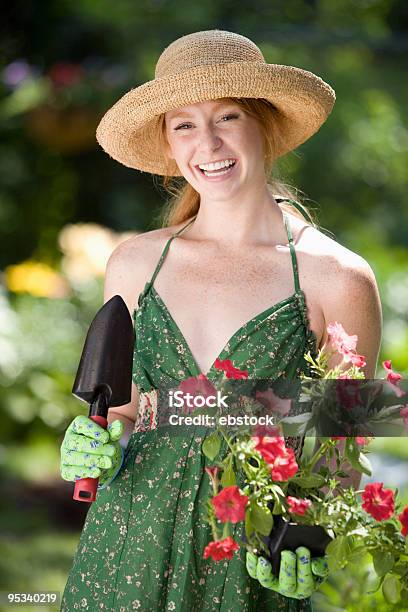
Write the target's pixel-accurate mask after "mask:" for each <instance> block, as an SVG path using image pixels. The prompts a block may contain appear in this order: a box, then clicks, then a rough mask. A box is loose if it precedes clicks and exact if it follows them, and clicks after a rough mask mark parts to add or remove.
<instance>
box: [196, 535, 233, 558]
mask: <svg viewBox="0 0 408 612" xmlns="http://www.w3.org/2000/svg"><path fill="white" fill-rule="evenodd" d="M238 549H239V545H238V544H237V543H236V542H235V540H233V539H232V538H231V536H228V538H225V539H224V540H215V541H213V542H210V543H209V544H207V546H206V547H205V549H204V555H203V557H204V559H207V558H208V557H212V558H213V559H214V561H222V560H223V559H232V556H233V554H234V550H238Z"/></svg>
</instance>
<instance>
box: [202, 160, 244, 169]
mask: <svg viewBox="0 0 408 612" xmlns="http://www.w3.org/2000/svg"><path fill="white" fill-rule="evenodd" d="M234 162H235V160H234V159H224V160H223V161H220V162H215V163H214V164H199V166H198V167H199V168H201V170H219V169H220V168H228V167H229V166H232V164H233V163H234Z"/></svg>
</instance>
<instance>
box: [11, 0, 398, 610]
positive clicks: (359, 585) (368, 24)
mask: <svg viewBox="0 0 408 612" xmlns="http://www.w3.org/2000/svg"><path fill="white" fill-rule="evenodd" d="M212 28H219V29H226V30H230V31H233V32H239V33H241V34H243V35H245V36H248V37H249V38H251V39H252V40H254V42H256V44H258V46H259V47H260V48H261V50H262V52H263V53H264V55H265V59H266V61H267V62H269V63H278V64H279V63H282V64H290V65H295V66H298V67H301V68H304V69H306V70H310V71H312V72H314V73H316V74H318V75H320V76H321V77H322V78H323V79H324V80H326V81H327V82H328V83H329V84H331V85H332V87H333V88H334V89H335V91H336V94H337V101H336V104H335V106H334V110H333V112H332V114H331V115H330V117H329V120H328V121H327V122H326V123H325V125H324V126H323V128H322V129H321V130H320V131H319V133H318V134H317V135H316V136H315V137H313V138H312V139H311V140H309V141H308V142H306V143H305V144H304V145H302V146H301V147H299V149H297V150H296V151H295V152H294V153H291V154H289V155H287V156H286V157H285V158H284V159H283V160H281V162H280V164H279V171H280V174H281V176H282V178H283V179H284V180H285V181H286V182H287V183H289V184H291V185H294V186H296V187H297V188H299V189H300V190H301V191H302V192H303V193H304V194H305V195H306V196H307V198H308V199H309V204H310V205H311V206H312V208H314V209H315V210H316V211H317V213H318V222H319V224H320V225H321V226H322V227H323V228H326V229H328V230H329V231H330V232H332V235H333V236H334V237H335V239H336V240H338V241H339V242H340V243H342V244H344V245H345V246H347V247H348V248H349V249H351V250H353V251H355V252H357V253H359V254H360V255H362V256H363V257H364V258H365V259H366V260H367V261H368V262H369V264H370V265H371V267H372V268H373V270H374V272H375V275H376V278H377V282H378V286H379V290H380V294H381V300H382V305H383V320H384V326H383V342H382V348H381V354H380V358H379V362H378V371H377V374H376V376H377V377H378V378H381V377H384V376H385V372H384V370H383V368H382V367H381V363H382V361H383V360H384V359H391V361H392V367H393V369H394V370H396V371H398V372H399V373H400V374H402V375H403V376H404V378H406V377H407V376H408V350H407V347H408V309H407V303H408V231H407V229H408V204H407V191H408V174H407V167H408V132H407V110H406V109H407V107H408V104H407V102H408V96H407V89H408V80H407V78H406V75H407V72H408V65H407V51H408V37H407V28H408V5H407V3H406V2H404V0H360V1H352V0H343V1H340V0H338V1H337V0H326V1H323V0H308V1H300V0H279V1H275V2H271V1H270V0H252V1H250V2H249V1H248V0H241V2H239V3H237V2H231V1H230V0H221V1H218V2H216V1H215V0H202V1H201V2H200V3H192V2H190V1H188V2H187V1H186V0H177V2H173V1H170V0H139V2H135V1H131V0H116V1H115V2H109V1H107V0H81V1H80V2H76V3H74V2H68V1H67V0H53V1H51V0H43V1H42V2H41V3H38V2H37V3H35V2H33V1H28V2H27V1H22V0H15V2H13V3H8V6H5V7H3V11H2V27H1V33H2V35H1V40H0V53H1V59H2V68H1V79H0V90H1V100H0V130H1V134H0V178H1V186H0V244H1V250H0V258H1V261H0V270H1V283H0V384H1V386H2V391H1V395H0V404H1V415H2V427H1V433H0V547H1V549H2V555H1V557H0V590H1V589H2V590H17V591H20V592H21V591H27V590H36V591H37V590H45V589H46V590H53V589H54V590H57V591H61V592H62V590H63V588H64V585H65V582H66V578H67V574H68V571H69V568H70V566H71V563H72V559H73V556H74V553H75V549H76V545H77V543H78V538H79V533H80V530H81V527H82V525H83V521H84V518H85V513H86V510H87V507H88V505H87V504H81V503H79V502H74V501H73V500H72V490H73V486H72V485H71V484H70V483H67V482H65V481H62V479H61V477H60V474H59V447H60V444H61V441H62V438H63V435H64V432H65V429H66V427H67V426H68V424H69V423H70V422H71V420H72V419H73V418H74V416H76V415H77V414H87V410H86V405H85V404H83V403H82V402H80V401H79V400H77V399H75V398H74V397H73V396H72V395H71V390H72V384H73V380H74V377H75V374H76V370H77V366H78V362H79V357H80V354H81V350H82V346H83V342H84V339H85V335H86V332H87V329H88V327H89V324H90V322H91V320H92V319H93V317H94V315H95V313H96V311H97V310H98V309H99V308H100V307H101V305H102V303H103V275H104V271H105V265H106V261H107V259H108V257H109V255H110V253H111V252H112V250H113V249H114V248H115V246H116V245H117V244H119V243H120V242H121V241H122V240H125V239H126V238H128V237H129V236H131V235H132V234H134V233H138V232H143V231H147V230H150V229H153V228H155V227H157V225H155V223H156V219H157V215H158V213H159V211H160V208H161V206H162V204H163V202H164V199H165V194H164V192H163V190H162V189H161V188H160V185H159V184H158V181H157V178H156V179H155V180H152V177H151V176H150V175H147V174H143V173H140V172H137V171H135V170H131V169H128V168H126V167H124V166H122V165H120V164H119V163H117V162H115V161H113V160H111V159H110V158H109V156H107V155H106V154H105V153H104V152H103V150H102V149H101V148H100V147H99V146H98V145H97V142H96V140H95V128H96V126H97V124H98V122H99V119H100V118H101V116H102V115H103V113H104V112H105V111H106V110H107V109H108V108H109V107H110V106H111V105H112V103H113V102H114V101H116V100H117V99H118V98H119V97H120V96H121V95H123V94H124V93H125V92H126V91H128V90H129V89H131V88H132V87H135V86H137V85H139V84H141V83H142V82H145V81H147V80H150V79H152V78H153V76H154V66H155V63H156V61H157V59H158V56H159V55H160V53H161V51H162V50H163V49H164V47H165V46H167V45H168V44H169V43H170V42H171V41H172V40H174V39H176V38H178V37H179V36H182V35H184V34H187V33H190V32H194V31H198V30H205V29H212ZM307 203H308V202H306V204H307ZM371 448H372V449H373V453H372V454H371V456H370V458H371V461H372V464H373V467H374V477H373V479H372V480H376V481H384V483H386V485H387V486H391V487H399V489H400V493H401V495H402V499H403V500H404V502H405V503H407V502H408V476H407V467H408V445H407V444H406V438H400V439H391V438H382V439H380V438H377V439H376V440H375V441H374V442H373V443H372V445H371ZM368 480H369V479H368V478H367V477H365V480H364V481H363V482H367V481H368ZM374 583H375V574H374V572H373V569H372V567H371V566H370V564H369V563H368V562H367V563H366V564H365V565H361V564H359V565H358V566H349V568H348V569H346V570H343V571H341V572H338V573H336V574H334V575H332V576H330V579H329V580H328V582H327V583H326V584H325V585H323V586H322V587H321V589H320V591H319V593H316V594H315V596H314V600H315V607H316V610H322V611H328V612H329V611H330V612H340V611H341V610H349V611H359V612H360V611H361V610H381V611H383V610H384V611H388V610H394V609H395V610H397V609H398V610H401V609H402V608H401V604H398V605H397V606H392V605H388V604H386V603H385V602H384V601H383V599H382V596H381V594H380V593H377V594H375V595H367V594H365V592H366V590H367V589H368V588H369V586H370V585H371V587H372V586H373V584H374ZM20 609H22V608H20ZM27 609H28V610H34V609H35V608H33V607H31V608H27ZM39 609H41V610H44V609H45V608H39ZM50 609H52V608H50ZM54 609H56V608H54ZM407 609H408V608H407Z"/></svg>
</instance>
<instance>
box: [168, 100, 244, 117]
mask: <svg viewBox="0 0 408 612" xmlns="http://www.w3.org/2000/svg"><path fill="white" fill-rule="evenodd" d="M233 104H234V103H233V102H230V103H228V102H218V104H217V105H216V106H217V109H218V108H219V107H220V106H225V107H226V108H229V107H230V106H231V107H232V106H233ZM180 117H191V113H189V112H188V111H179V112H178V113H177V114H175V115H172V116H171V117H170V121H171V120H172V119H179V118H180Z"/></svg>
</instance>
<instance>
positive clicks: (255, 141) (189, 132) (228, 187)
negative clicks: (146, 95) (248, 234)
mask: <svg viewBox="0 0 408 612" xmlns="http://www.w3.org/2000/svg"><path fill="white" fill-rule="evenodd" d="M165 119H166V136H167V140H168V143H169V146H168V147H167V148H166V153H167V155H168V157H170V158H171V159H174V160H175V161H176V162H177V165H178V167H179V169H180V172H181V173H182V174H183V176H184V177H185V179H186V180H187V181H188V182H189V183H190V184H191V185H192V186H193V187H194V189H195V190H196V191H197V192H198V193H200V194H201V196H204V197H205V196H207V197H208V198H210V199H211V198H214V197H215V198H217V199H228V198H232V197H234V196H236V195H237V193H238V192H242V191H243V190H248V188H249V186H250V185H252V186H253V185H254V182H255V183H257V182H258V181H259V182H262V183H265V180H266V179H265V172H264V157H263V155H264V154H263V143H262V133H261V129H260V127H259V125H258V122H257V121H256V119H254V118H253V117H251V116H250V115H248V114H247V113H245V112H244V111H243V110H242V109H241V108H240V107H239V106H238V105H237V104H236V103H234V102H231V103H228V102H225V101H222V102H221V101H218V100H208V101H205V102H199V103H197V104H191V105H189V106H183V107H181V108H178V109H175V110H172V111H169V112H167V113H166V115H165ZM226 160H232V161H233V162H234V164H233V165H232V166H230V167H229V168H226V167H224V166H223V167H221V168H219V167H215V168H214V166H212V167H211V166H210V167H209V168H207V171H206V173H205V172H204V171H203V170H202V169H200V168H199V166H202V165H203V164H204V165H206V164H209V163H212V162H220V161H221V162H222V161H226Z"/></svg>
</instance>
